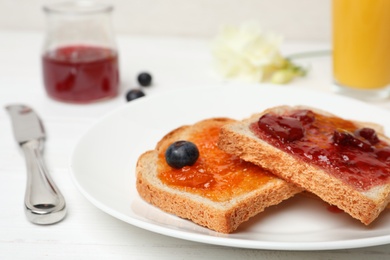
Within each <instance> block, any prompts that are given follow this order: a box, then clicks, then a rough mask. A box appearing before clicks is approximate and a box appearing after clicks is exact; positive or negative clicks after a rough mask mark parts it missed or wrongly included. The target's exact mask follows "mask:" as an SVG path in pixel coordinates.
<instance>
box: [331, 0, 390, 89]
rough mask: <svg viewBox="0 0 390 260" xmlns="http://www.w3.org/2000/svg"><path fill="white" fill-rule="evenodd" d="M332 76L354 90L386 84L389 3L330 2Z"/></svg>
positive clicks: (382, 0)
mask: <svg viewBox="0 0 390 260" xmlns="http://www.w3.org/2000/svg"><path fill="white" fill-rule="evenodd" d="M333 75H334V77H335V80H336V82H337V84H339V85H342V86H346V87H350V88H355V89H366V90H377V89H381V88H384V87H386V86H389V85H390V0H333Z"/></svg>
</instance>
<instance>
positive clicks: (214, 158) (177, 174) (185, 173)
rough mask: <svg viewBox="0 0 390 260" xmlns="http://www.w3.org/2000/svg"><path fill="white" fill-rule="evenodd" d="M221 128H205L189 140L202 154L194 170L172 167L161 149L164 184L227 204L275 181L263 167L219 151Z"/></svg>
mask: <svg viewBox="0 0 390 260" xmlns="http://www.w3.org/2000/svg"><path fill="white" fill-rule="evenodd" d="M221 126H222V123H221V125H218V126H213V127H208V128H205V129H203V130H202V131H200V132H197V133H195V134H192V135H191V136H189V137H188V138H186V140H187V141H191V142H193V143H194V144H196V145H197V147H198V150H199V154H200V155H199V158H198V160H197V161H196V162H195V164H194V165H192V166H185V167H183V168H181V169H174V168H172V167H170V166H169V165H168V164H167V162H166V160H165V155H164V153H165V150H166V149H161V151H160V153H159V158H158V172H159V176H158V177H159V178H160V180H161V181H162V182H163V183H165V184H166V185H169V186H174V187H175V188H177V189H181V190H183V191H186V192H191V193H195V194H199V195H201V196H203V197H207V198H209V199H211V200H213V201H218V202H224V201H228V200H230V199H231V198H233V197H235V196H238V195H241V194H244V193H247V192H249V191H252V190H255V189H257V188H258V187H259V186H261V185H264V184H265V183H266V182H268V181H269V180H271V179H273V178H274V177H271V175H270V174H269V173H268V172H266V171H265V170H262V169H261V168H260V167H258V166H256V165H254V164H251V163H248V162H245V161H242V160H241V159H239V158H238V157H237V156H234V155H230V154H227V153H225V152H224V151H222V150H221V149H219V148H218V146H217V141H218V135H219V131H220V128H221Z"/></svg>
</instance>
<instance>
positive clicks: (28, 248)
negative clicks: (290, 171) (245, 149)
mask: <svg viewBox="0 0 390 260" xmlns="http://www.w3.org/2000/svg"><path fill="white" fill-rule="evenodd" d="M42 37H43V35H42V34H41V33H37V32H0V107H1V108H0V198H1V199H0V201H1V206H2V209H1V210H0V259H42V258H43V259H202V258H203V259H239V258H241V259H300V260H301V259H336V258H337V259H369V258H371V259H389V258H390V245H383V246H377V247H369V248H361V249H351V250H337V251H336V250H335V251H317V252H290V251H269V250H251V249H239V248H228V247H221V246H215V245H207V244H201V243H196V242H191V241H185V240H180V239H176V238H171V237H166V236H162V235H159V234H155V233H152V232H149V231H145V230H142V229H140V228H137V227H134V226H131V225H129V224H127V223H124V222H122V221H120V220H118V219H116V218H114V217H111V216H110V215H107V214H106V213H104V212H102V211H101V210H99V209H98V208H96V207H95V206H93V205H92V204H91V203H90V202H89V201H87V200H86V199H85V198H84V197H83V196H82V195H81V193H80V192H79V191H78V190H77V188H76V186H75V185H74V183H73V182H72V180H71V177H70V174H69V170H68V162H69V157H70V155H71V153H72V150H73V148H74V146H75V144H76V143H77V140H78V139H79V138H80V136H81V135H82V134H83V133H84V132H85V131H86V130H87V129H88V128H89V127H90V126H91V125H92V124H93V123H94V122H96V121H97V120H98V119H99V118H100V117H101V116H102V115H104V114H105V113H107V112H109V111H111V110H113V109H115V108H117V107H120V106H122V105H123V104H124V103H125V102H126V101H125V98H124V93H125V91H126V90H127V89H129V88H131V87H133V86H136V80H135V79H136V75H137V73H138V72H140V71H143V70H147V71H150V72H151V73H152V74H153V76H154V86H153V87H151V88H149V89H146V93H147V95H153V94H158V93H161V92H163V91H165V90H167V89H173V88H185V87H191V86H201V85H205V84H224V83H223V81H221V80H220V79H218V77H216V76H215V75H214V74H213V71H212V67H211V57H210V51H209V43H210V41H209V39H180V38H152V37H134V36H119V37H118V45H119V51H120V62H121V77H122V93H121V95H120V96H118V97H117V98H115V99H113V100H110V101H107V102H102V103H97V104H91V105H69V104H63V103H59V102H55V101H53V100H50V99H49V98H48V97H47V96H46V94H45V92H44V89H43V86H42V79H41V68H40V51H41V44H42ZM328 47H329V46H327V44H326V43H288V42H286V43H285V45H284V46H283V52H284V53H286V54H289V53H293V52H300V51H310V50H323V49H326V48H328ZM309 63H310V66H311V70H310V73H309V75H308V76H307V77H306V78H304V79H301V80H297V81H295V82H293V83H292V84H291V85H289V86H286V87H291V88H293V87H295V86H296V85H300V86H303V87H307V88H310V89H318V91H324V92H329V91H331V89H330V86H331V82H332V80H331V69H330V66H331V61H330V57H329V56H324V57H318V58H311V59H310V61H309ZM11 103H24V104H28V105H30V106H32V107H33V108H34V109H35V110H36V111H37V112H38V113H39V115H40V116H41V118H42V119H43V121H44V124H45V128H46V130H47V132H48V140H47V143H46V147H45V158H46V162H47V166H48V168H49V169H50V171H51V174H52V177H53V179H54V180H55V181H56V183H57V185H58V186H59V187H60V189H61V191H62V192H63V194H64V196H65V198H66V200H67V205H68V215H67V217H66V219H65V220H64V221H62V222H60V223H58V224H55V225H49V226H38V225H34V224H31V223H29V222H28V221H27V220H26V218H25V215H24V212H23V199H24V189H25V182H26V173H25V163H24V158H23V155H22V153H21V151H20V150H19V149H18V146H17V144H16V142H15V141H14V138H13V135H12V130H11V125H10V120H9V117H8V115H7V114H6V112H5V110H4V109H3V107H4V106H5V105H7V104H11ZM388 103H390V102H388ZM388 103H386V102H385V103H382V104H377V105H379V106H383V107H385V108H390V105H389V104H388Z"/></svg>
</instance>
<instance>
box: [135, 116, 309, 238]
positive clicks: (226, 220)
mask: <svg viewBox="0 0 390 260" xmlns="http://www.w3.org/2000/svg"><path fill="white" fill-rule="evenodd" d="M232 122H234V120H232V119H228V118H211V119H206V120H203V121H200V122H198V123H196V124H194V125H192V126H182V127H179V128H177V129H175V130H173V131H171V132H170V133H168V134H167V135H165V136H164V137H163V138H162V139H161V141H159V142H158V143H157V146H156V148H155V149H154V150H151V151H147V152H145V153H144V154H142V155H141V156H140V157H139V159H138V162H137V166H136V174H137V181H136V187H137V191H138V193H139V195H140V196H141V197H142V198H143V199H144V200H145V201H147V202H149V203H150V204H152V205H154V206H157V207H158V208H160V209H162V210H163V211H165V212H168V213H171V214H174V215H177V216H179V217H181V218H185V219H189V220H191V221H193V222H194V223H197V224H199V225H201V226H204V227H207V228H209V229H212V230H215V231H217V232H222V233H231V232H233V231H234V230H236V229H237V228H238V226H239V225H240V224H241V223H243V222H245V221H247V220H248V219H249V218H251V217H252V216H254V215H256V214H258V213H259V212H261V211H263V210H264V209H265V208H266V207H269V206H271V205H276V204H279V203H280V202H281V201H283V200H285V199H288V198H290V197H292V196H294V195H295V194H296V193H299V192H300V191H301V190H302V189H301V188H298V187H296V186H295V185H292V184H289V183H287V182H285V181H283V180H281V179H279V178H277V177H275V178H273V179H272V180H270V181H268V182H267V183H266V184H265V185H262V186H261V187H259V188H258V189H256V190H254V191H251V192H248V193H246V194H243V195H240V196H237V197H233V198H231V199H230V200H229V201H225V202H216V201H213V200H210V199H209V198H206V197H203V196H201V195H198V194H194V193H190V192H186V191H184V190H181V189H178V188H175V187H173V186H169V185H166V184H164V183H163V182H162V181H161V180H160V179H159V178H158V177H157V175H158V166H157V162H158V154H159V152H161V151H165V149H166V148H167V147H168V146H169V145H170V144H171V143H172V142H174V141H177V140H183V139H186V137H188V135H189V134H191V133H194V132H197V131H204V130H205V129H207V128H208V127H210V126H214V125H216V124H218V125H223V124H226V123H232ZM262 171H264V170H262V169H261V168H260V167H259V172H262Z"/></svg>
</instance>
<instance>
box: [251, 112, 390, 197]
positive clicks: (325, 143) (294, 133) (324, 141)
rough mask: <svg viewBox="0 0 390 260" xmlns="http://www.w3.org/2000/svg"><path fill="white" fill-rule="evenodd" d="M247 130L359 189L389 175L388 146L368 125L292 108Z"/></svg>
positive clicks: (264, 117) (381, 181)
mask: <svg viewBox="0 0 390 260" xmlns="http://www.w3.org/2000/svg"><path fill="white" fill-rule="evenodd" d="M251 130H252V131H253V132H254V133H255V134H256V135H257V136H258V137H260V138H261V139H262V140H265V141H266V142H268V143H269V144H271V145H273V146H275V147H277V148H278V149H281V150H283V151H285V152H287V153H289V154H291V155H293V156H295V157H296V158H298V159H300V160H302V161H305V162H307V163H310V164H314V165H316V166H318V167H320V168H322V169H324V170H325V171H326V172H328V173H329V174H331V175H333V176H335V177H337V178H339V179H341V180H342V181H343V182H344V183H347V184H349V185H351V186H353V187H354V188H356V189H357V190H359V191H365V190H369V189H370V188H372V187H374V186H377V185H381V184H385V183H388V182H389V179H390V146H389V144H387V143H386V142H384V141H382V140H380V139H379V138H378V136H377V134H376V132H375V130H373V129H371V128H359V127H358V126H356V125H355V124H354V123H353V122H351V121H349V120H344V119H342V118H339V117H329V116H324V115H320V114H316V113H314V112H313V111H311V110H295V111H292V112H288V113H286V114H283V115H276V114H272V113H268V114H265V115H263V116H261V117H260V118H259V120H258V122H256V123H253V124H252V125H251Z"/></svg>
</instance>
